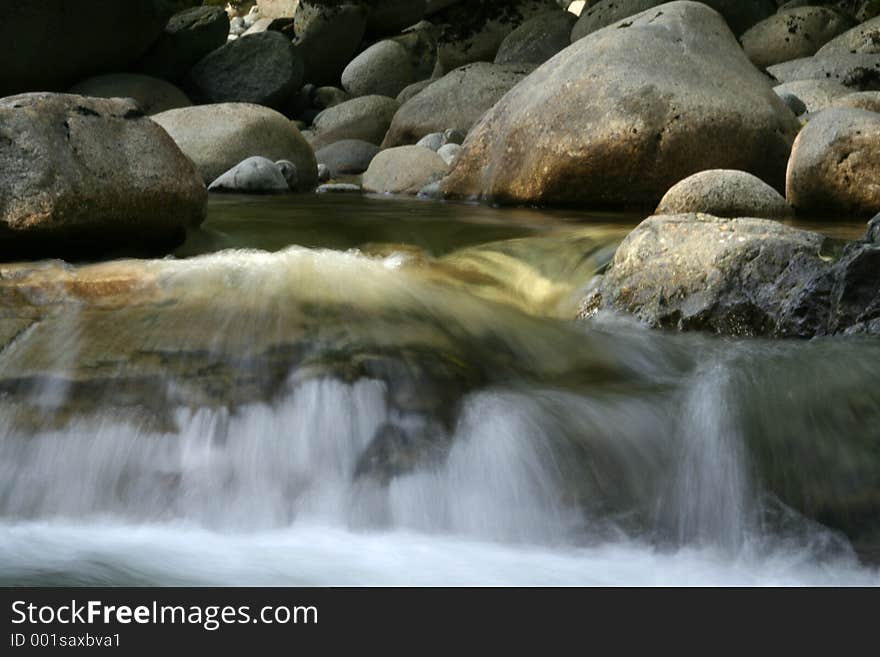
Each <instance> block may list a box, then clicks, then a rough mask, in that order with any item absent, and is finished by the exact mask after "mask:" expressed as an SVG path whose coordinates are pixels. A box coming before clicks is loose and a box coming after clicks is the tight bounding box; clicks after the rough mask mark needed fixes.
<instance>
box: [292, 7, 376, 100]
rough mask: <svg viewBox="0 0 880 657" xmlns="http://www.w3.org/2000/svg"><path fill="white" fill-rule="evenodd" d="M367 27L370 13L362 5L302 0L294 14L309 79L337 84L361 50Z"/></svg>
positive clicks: (299, 48)
mask: <svg viewBox="0 0 880 657" xmlns="http://www.w3.org/2000/svg"><path fill="white" fill-rule="evenodd" d="M366 29H367V13H366V11H365V10H364V8H363V7H362V6H357V5H354V4H343V5H336V6H323V5H322V4H320V3H318V2H312V1H311V0H301V1H300V3H299V4H298V5H297V8H296V13H295V14H294V31H295V33H296V41H295V46H296V49H297V51H298V52H299V54H300V56H301V57H302V60H303V64H304V66H305V80H306V82H312V83H314V84H316V85H333V86H338V85H339V78H340V75H341V74H342V71H343V69H344V68H345V66H346V65H347V64H348V63H349V62H350V61H351V60H352V58H353V57H354V56H355V54H356V53H357V52H358V50H360V47H361V41H363V38H364V33H365V32H366Z"/></svg>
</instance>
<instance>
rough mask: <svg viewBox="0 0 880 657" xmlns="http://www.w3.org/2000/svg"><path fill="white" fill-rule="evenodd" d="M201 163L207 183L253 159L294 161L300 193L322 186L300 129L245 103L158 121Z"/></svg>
mask: <svg viewBox="0 0 880 657" xmlns="http://www.w3.org/2000/svg"><path fill="white" fill-rule="evenodd" d="M153 120H154V121H156V123H158V124H159V125H161V126H162V127H163V128H165V130H166V131H167V132H168V134H169V135H171V137H172V138H173V139H174V141H175V142H176V143H177V145H178V146H180V149H181V150H182V151H183V152H184V153H186V155H187V156H188V157H189V158H190V159H191V160H192V161H193V162H195V163H196V166H197V167H198V170H199V173H200V174H201V176H202V178H203V179H204V180H205V182H211V181H213V180H216V179H217V177H218V176H220V174H222V173H224V172H226V171H228V170H229V169H231V168H232V167H234V166H235V165H236V164H238V163H239V162H242V161H243V160H246V159H247V158H249V157H251V156H254V155H261V156H263V157H267V158H269V159H270V160H273V161H275V160H289V161H291V162H292V163H293V164H294V165H295V166H296V168H297V171H298V173H299V189H300V190H306V189H312V188H313V187H314V186H315V183H316V182H317V175H318V173H317V163H316V162H315V155H314V153H313V152H312V149H311V147H310V146H309V145H308V143H307V142H306V140H305V139H303V137H302V135H301V134H300V132H299V130H297V129H296V128H295V127H294V125H293V124H292V123H291V122H290V121H288V120H287V119H286V118H285V117H284V116H283V115H282V114H279V113H278V112H276V111H274V110H272V109H269V108H268V107H262V106H260V105H248V104H246V103H224V104H218V105H201V106H197V107H187V108H184V109H177V110H171V111H169V112H163V113H161V114H157V115H156V116H154V117H153Z"/></svg>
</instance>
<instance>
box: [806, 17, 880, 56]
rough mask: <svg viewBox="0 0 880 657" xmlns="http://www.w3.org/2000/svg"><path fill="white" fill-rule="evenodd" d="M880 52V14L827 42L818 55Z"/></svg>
mask: <svg viewBox="0 0 880 657" xmlns="http://www.w3.org/2000/svg"><path fill="white" fill-rule="evenodd" d="M860 52H862V53H880V16H878V17H877V18H872V19H871V20H868V21H865V22H864V23H862V24H861V25H857V26H856V27H854V28H852V29H851V30H848V31H846V32H844V33H843V34H841V35H840V36H838V37H837V38H835V39H832V40H831V41H829V42H828V43H826V44H825V45H824V46H822V48H820V49H819V52H818V55H819V56H820V57H824V56H826V55H834V54H845V53H860Z"/></svg>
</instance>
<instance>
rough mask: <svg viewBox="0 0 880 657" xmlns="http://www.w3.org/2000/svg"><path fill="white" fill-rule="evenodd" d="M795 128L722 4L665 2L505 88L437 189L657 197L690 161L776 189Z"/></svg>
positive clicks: (546, 197) (619, 199)
mask: <svg viewBox="0 0 880 657" xmlns="http://www.w3.org/2000/svg"><path fill="white" fill-rule="evenodd" d="M423 93H424V92H423ZM417 98H418V96H417V97H416V99H417ZM413 100H415V99H413ZM410 102H413V101H410ZM799 127H800V126H799V123H798V121H797V119H796V118H795V116H794V115H793V114H792V112H791V110H789V108H788V107H787V106H786V105H785V104H784V103H783V101H782V100H780V98H779V97H778V96H777V95H776V94H775V93H774V92H773V89H772V88H771V87H770V85H769V83H768V81H767V79H766V78H765V76H763V75H762V74H761V73H760V72H759V71H758V70H757V69H755V67H754V65H753V64H752V63H751V62H750V61H749V60H748V58H747V57H746V56H745V54H744V53H743V51H742V49H741V48H740V46H739V44H738V43H737V41H736V39H735V38H734V37H733V35H732V34H731V32H730V30H729V29H728V27H727V25H726V24H725V23H724V20H723V19H722V18H721V16H720V15H719V14H718V13H716V12H715V11H713V10H712V9H710V8H709V7H707V6H705V5H703V4H700V3H696V2H671V3H669V4H667V5H665V6H664V7H663V10H662V11H659V10H651V11H648V12H644V13H642V14H639V15H637V16H632V17H630V18H628V19H627V20H626V21H624V22H623V23H620V24H616V25H611V26H609V27H607V28H605V29H602V30H599V31H598V32H594V33H593V34H591V35H589V36H587V37H585V38H584V39H581V40H580V41H578V42H577V43H575V44H573V45H572V46H570V47H569V48H567V49H566V50H565V51H563V52H562V53H560V54H559V55H557V56H556V57H554V58H553V59H551V60H550V61H548V62H546V63H545V64H543V65H542V66H541V67H539V68H538V69H537V70H536V71H534V72H533V73H532V74H531V75H529V76H528V77H527V78H526V79H525V80H523V81H522V82H520V83H519V84H518V85H517V86H516V87H514V88H513V89H511V91H510V92H509V93H508V94H507V95H506V96H504V98H502V99H501V101H499V102H498V103H497V104H496V105H495V106H494V107H493V108H492V109H491V110H489V112H487V114H486V115H485V116H484V117H483V119H482V120H481V121H480V122H479V123H478V124H477V125H476V126H475V127H474V128H473V130H472V131H471V133H470V134H469V135H468V138H467V140H466V141H465V143H464V151H463V152H462V154H461V156H460V157H459V159H458V160H457V162H456V165H455V167H454V169H453V170H452V172H451V174H450V175H449V177H447V178H446V179H445V180H444V181H443V183H442V185H441V188H442V190H443V192H444V194H446V195H448V196H459V197H483V198H487V199H493V200H496V201H499V202H510V203H583V204H589V205H593V206H610V207H620V206H643V207H654V206H655V205H656V204H657V202H658V201H659V200H660V198H661V197H662V196H663V194H664V193H665V192H666V190H668V189H669V188H670V187H671V186H672V185H674V184H675V183H676V182H678V181H679V180H682V179H683V178H686V177H687V176H689V175H690V174H692V173H696V172H697V171H702V170H705V169H739V170H742V171H748V172H750V173H753V174H755V175H756V176H758V177H759V178H761V179H762V180H764V181H765V182H767V183H769V184H770V185H772V186H773V187H775V188H777V189H780V190H781V189H782V188H783V185H784V172H785V165H786V162H787V160H788V155H789V151H790V148H791V143H792V141H793V140H794V136H795V135H796V134H797V131H798V129H799Z"/></svg>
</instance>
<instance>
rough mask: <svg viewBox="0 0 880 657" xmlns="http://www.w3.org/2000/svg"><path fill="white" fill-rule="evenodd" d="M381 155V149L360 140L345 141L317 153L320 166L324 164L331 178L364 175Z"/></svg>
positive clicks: (335, 143)
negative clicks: (378, 155) (377, 156)
mask: <svg viewBox="0 0 880 657" xmlns="http://www.w3.org/2000/svg"><path fill="white" fill-rule="evenodd" d="M378 153H379V147H378V146H376V145H375V144H371V143H370V142H367V141H361V140H359V139H343V140H342V141H337V142H334V143H332V144H330V145H329V146H325V147H324V148H322V149H321V150H319V151H318V152H317V153H315V159H316V160H318V164H324V165H326V166H327V168H328V169H329V171H330V175H331V176H339V175H346V174H357V173H363V172H364V171H366V170H367V167H369V166H370V162H372V161H373V158H374V157H376V155H377V154H378Z"/></svg>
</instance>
